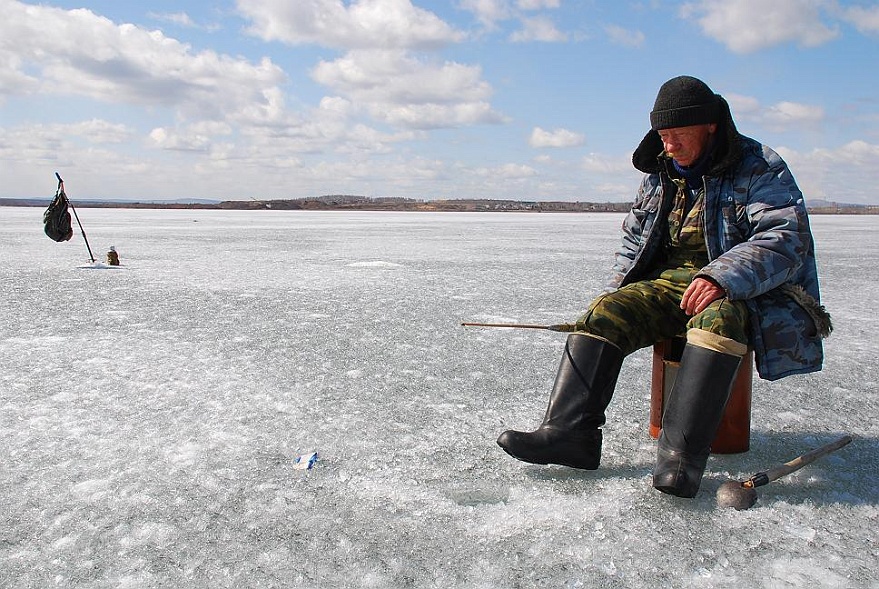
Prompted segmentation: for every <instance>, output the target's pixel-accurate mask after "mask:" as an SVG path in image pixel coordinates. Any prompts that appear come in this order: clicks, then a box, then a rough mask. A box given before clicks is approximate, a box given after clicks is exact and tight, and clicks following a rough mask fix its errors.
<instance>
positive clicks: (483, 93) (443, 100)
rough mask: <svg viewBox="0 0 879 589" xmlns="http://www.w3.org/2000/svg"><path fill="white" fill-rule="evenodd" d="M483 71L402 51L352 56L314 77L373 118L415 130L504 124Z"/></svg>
mask: <svg viewBox="0 0 879 589" xmlns="http://www.w3.org/2000/svg"><path fill="white" fill-rule="evenodd" d="M481 76H482V70H481V69H480V68H479V67H476V66H468V65H463V64H459V63H454V62H445V63H441V64H439V63H432V62H425V61H422V60H419V59H416V58H415V57H412V56H410V55H407V54H405V53H403V52H399V51H389V50H385V51H351V52H349V53H348V54H347V55H345V56H343V57H341V58H339V59H336V60H334V61H322V62H320V63H319V64H318V65H317V66H316V67H315V68H314V69H313V70H312V77H313V78H314V79H315V81H317V82H318V83H320V84H323V85H325V86H327V87H329V88H332V89H333V90H334V91H335V92H337V93H339V94H341V95H342V96H344V97H345V98H347V99H349V100H351V101H352V102H353V103H355V104H356V105H358V107H362V108H365V109H366V110H367V111H368V112H369V113H370V114H371V116H373V117H374V118H376V119H379V120H383V121H386V122H389V123H392V124H395V125H400V126H404V127H410V128H419V129H427V128H436V127H445V126H458V125H463V124H473V123H492V122H500V121H501V116H500V115H499V114H498V113H495V112H494V111H493V110H492V108H491V105H490V104H489V103H488V98H489V97H490V95H491V92H492V89H491V86H490V85H489V84H488V83H486V82H485V81H483V80H482V79H481Z"/></svg>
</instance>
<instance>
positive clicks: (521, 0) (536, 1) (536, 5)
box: [516, 0, 562, 10]
mask: <svg viewBox="0 0 879 589" xmlns="http://www.w3.org/2000/svg"><path fill="white" fill-rule="evenodd" d="M561 4H562V3H561V0H516V8H518V9H519V10H543V9H544V8H558V7H559V6H561Z"/></svg>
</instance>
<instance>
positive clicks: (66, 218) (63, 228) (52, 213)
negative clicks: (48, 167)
mask: <svg viewBox="0 0 879 589" xmlns="http://www.w3.org/2000/svg"><path fill="white" fill-rule="evenodd" d="M55 177H56V178H58V190H56V191H55V198H54V199H52V202H51V203H50V204H49V208H47V209H46V212H45V213H43V224H44V225H45V228H44V229H45V231H46V235H48V236H49V238H51V239H53V240H55V241H59V242H60V241H67V240H69V239H70V238H71V237H73V227H72V225H71V223H70V212H69V211H68V208H69V209H70V211H73V216H74V217H75V218H76V224H77V225H79V231H80V232H81V233H82V240H83V241H84V242H85V247H86V249H88V251H89V259H90V260H91V261H92V264H94V263H95V256H94V254H92V246H90V245H89V239H88V237H86V236H85V229H84V228H83V226H82V223H81V222H80V220H79V215H77V214H76V209H75V208H73V203H72V202H70V199H69V198H67V195H66V194H65V193H64V180H62V179H61V175H60V174H59V173H58V172H55Z"/></svg>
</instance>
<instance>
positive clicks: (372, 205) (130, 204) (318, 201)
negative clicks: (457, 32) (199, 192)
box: [0, 195, 879, 215]
mask: <svg viewBox="0 0 879 589" xmlns="http://www.w3.org/2000/svg"><path fill="white" fill-rule="evenodd" d="M51 200H52V199H51V198H0V206H5V207H46V206H48V205H49V202H51ZM73 204H74V206H75V207H80V208H114V209H202V210H245V211H254V210H273V211H398V212H531V213H626V212H628V211H629V209H630V208H631V203H628V202H603V203H598V202H569V201H521V200H493V199H447V200H446V199H440V200H416V199H409V198H396V197H386V198H370V197H365V196H349V195H328V196H319V197H313V198H309V197H306V198H298V199H291V200H256V199H250V200H226V201H196V200H193V201H188V202H187V201H173V202H161V201H99V200H82V201H73ZM807 209H808V211H809V213H810V214H815V215H879V205H854V204H841V203H833V202H827V201H819V202H817V203H816V204H815V205H814V206H808V205H807Z"/></svg>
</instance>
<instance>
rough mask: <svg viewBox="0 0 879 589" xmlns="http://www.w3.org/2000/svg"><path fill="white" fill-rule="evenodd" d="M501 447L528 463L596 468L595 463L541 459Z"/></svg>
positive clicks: (586, 468) (517, 458)
mask: <svg viewBox="0 0 879 589" xmlns="http://www.w3.org/2000/svg"><path fill="white" fill-rule="evenodd" d="M498 445H499V446H500V444H498ZM501 449H502V450H503V451H504V452H506V453H507V454H509V455H510V456H512V457H513V458H515V459H516V460H520V461H522V462H527V463H528V464H539V465H541V466H545V465H548V464H554V465H558V466H567V467H568V468H576V469H578V470H597V469H598V464H595V465H593V464H591V463H590V464H582V463H576V464H575V463H572V462H564V461H558V462H556V461H552V460H543V459H539V458H533V457H530V456H520V455H516V454H514V453H513V452H511V451H510V450H508V449H507V448H504V447H503V446H501Z"/></svg>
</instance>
